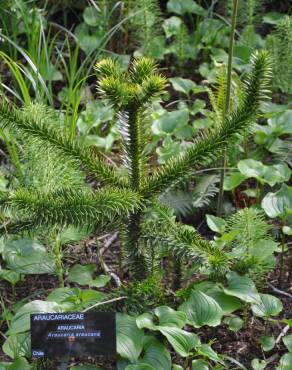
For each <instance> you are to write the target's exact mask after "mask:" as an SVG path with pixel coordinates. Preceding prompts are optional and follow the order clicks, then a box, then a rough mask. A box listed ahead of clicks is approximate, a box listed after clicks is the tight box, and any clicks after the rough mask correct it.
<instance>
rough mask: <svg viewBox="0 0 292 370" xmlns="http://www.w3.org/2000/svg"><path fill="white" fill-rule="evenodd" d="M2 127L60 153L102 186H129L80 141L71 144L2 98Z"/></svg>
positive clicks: (35, 143) (34, 117) (0, 104)
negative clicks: (92, 176)
mask: <svg viewBox="0 0 292 370" xmlns="http://www.w3.org/2000/svg"><path fill="white" fill-rule="evenodd" d="M0 127H2V128H5V127H8V128H10V129H13V130H16V131H17V132H18V133H19V134H20V135H21V137H22V138H29V139H31V140H33V141H34V145H35V146H36V148H37V147H39V148H40V149H41V148H42V147H43V146H45V147H47V148H51V149H53V150H55V151H58V153H59V154H60V155H61V156H64V158H67V159H69V160H72V161H73V162H75V163H76V164H77V165H79V166H81V167H82V168H83V169H85V170H86V171H88V172H89V173H90V174H92V175H94V176H95V177H96V178H97V180H98V181H100V182H101V183H104V184H106V185H116V186H125V185H126V182H125V180H124V179H122V178H121V177H120V176H119V174H118V173H116V172H115V171H114V169H113V168H111V167H110V166H109V165H107V164H106V163H105V162H104V161H103V159H102V158H100V157H98V156H97V155H96V154H95V153H94V152H93V151H91V150H90V149H88V148H84V147H82V146H81V145H80V144H79V143H77V142H71V141H70V140H69V139H67V138H66V137H64V136H63V135H62V133H61V132H59V131H58V130H55V129H53V128H51V127H49V126H47V125H45V124H44V122H43V121H42V120H41V119H40V120H39V119H38V118H37V117H36V116H34V115H31V116H30V117H28V115H27V114H25V113H24V112H23V111H22V110H17V109H16V108H15V107H14V106H12V104H9V103H8V102H6V101H5V100H4V99H0ZM59 160H61V158H59Z"/></svg>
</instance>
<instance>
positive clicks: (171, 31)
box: [162, 16, 183, 38]
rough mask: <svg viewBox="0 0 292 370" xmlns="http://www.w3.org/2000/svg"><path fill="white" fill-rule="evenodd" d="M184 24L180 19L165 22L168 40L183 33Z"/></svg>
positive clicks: (172, 18)
mask: <svg viewBox="0 0 292 370" xmlns="http://www.w3.org/2000/svg"><path fill="white" fill-rule="evenodd" d="M182 24H183V22H182V20H181V19H180V18H179V17H175V16H173V17H170V18H167V19H165V21H164V22H163V25H162V26H163V29H164V32H165V36H166V37H167V38H169V37H172V36H175V35H177V34H179V33H180V32H181V26H182Z"/></svg>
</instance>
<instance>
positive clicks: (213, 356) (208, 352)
mask: <svg viewBox="0 0 292 370" xmlns="http://www.w3.org/2000/svg"><path fill="white" fill-rule="evenodd" d="M198 353H199V354H201V355H203V356H205V357H207V358H208V359H210V360H213V361H215V362H222V361H221V359H220V357H219V356H218V354H217V353H216V352H215V351H214V350H213V349H212V347H211V346H210V345H209V344H202V345H201V346H200V347H199V348H198Z"/></svg>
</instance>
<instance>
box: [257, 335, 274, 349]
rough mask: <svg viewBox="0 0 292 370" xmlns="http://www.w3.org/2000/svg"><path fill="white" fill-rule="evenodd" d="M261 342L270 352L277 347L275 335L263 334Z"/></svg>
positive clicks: (263, 347)
mask: <svg viewBox="0 0 292 370" xmlns="http://www.w3.org/2000/svg"><path fill="white" fill-rule="evenodd" d="M260 343H261V346H262V349H263V350H264V351H265V352H268V351H271V350H272V349H273V348H274V347H275V344H276V341H275V338H274V337H269V336H267V335H263V336H261V337H260Z"/></svg>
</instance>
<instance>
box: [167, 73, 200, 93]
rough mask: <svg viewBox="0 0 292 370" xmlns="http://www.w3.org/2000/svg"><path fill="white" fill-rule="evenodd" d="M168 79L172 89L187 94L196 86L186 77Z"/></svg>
mask: <svg viewBox="0 0 292 370" xmlns="http://www.w3.org/2000/svg"><path fill="white" fill-rule="evenodd" d="M169 81H170V82H171V84H172V87H173V88H174V90H176V91H178V92H181V93H184V94H186V95H189V94H190V92H191V91H192V90H193V89H194V88H195V87H196V84H195V83H194V82H193V81H192V80H189V79H187V78H182V77H173V78H170V79H169Z"/></svg>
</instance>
